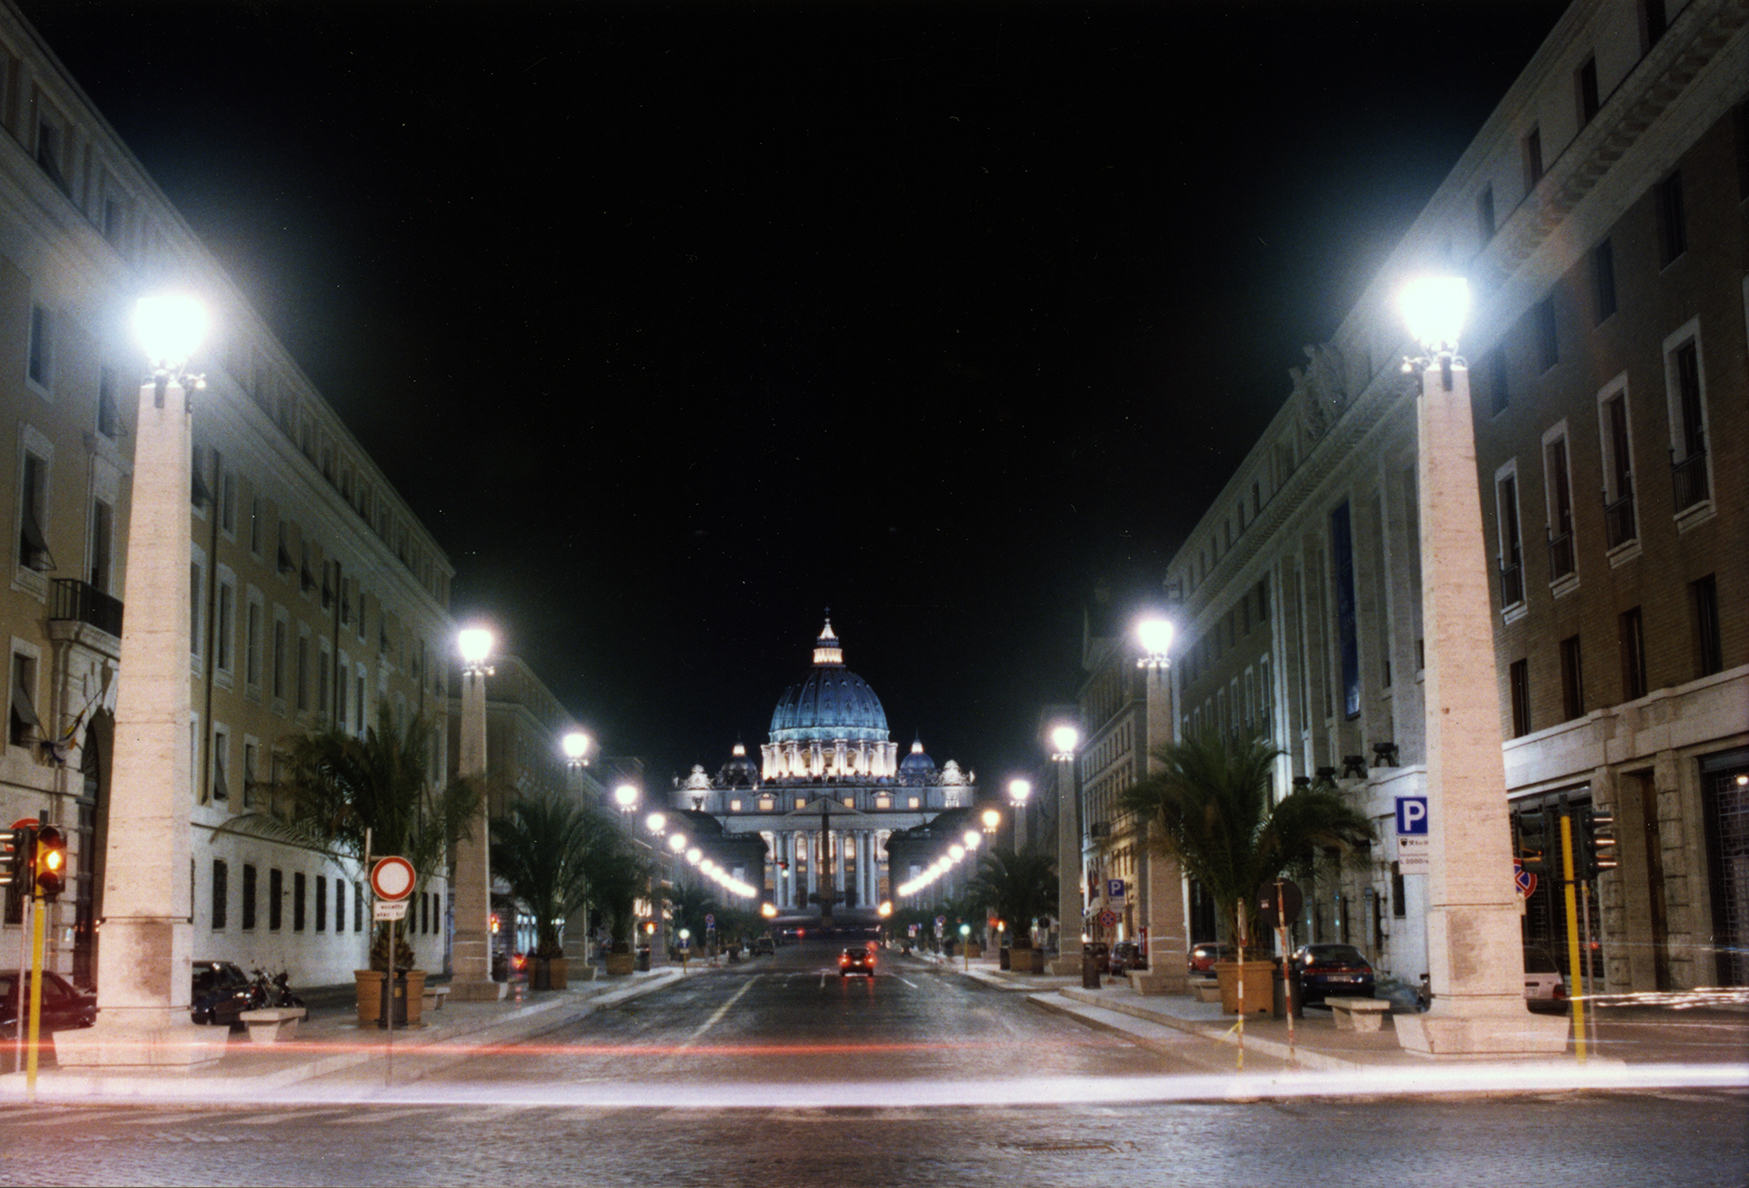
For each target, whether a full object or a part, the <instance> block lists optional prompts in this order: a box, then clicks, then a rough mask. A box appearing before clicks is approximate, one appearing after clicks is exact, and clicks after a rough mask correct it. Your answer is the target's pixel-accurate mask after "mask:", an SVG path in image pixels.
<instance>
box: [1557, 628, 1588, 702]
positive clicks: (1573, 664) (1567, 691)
mask: <svg viewBox="0 0 1749 1188" xmlns="http://www.w3.org/2000/svg"><path fill="white" fill-rule="evenodd" d="M1561 714H1562V719H1561V720H1562V721H1565V722H1571V721H1572V720H1573V719H1574V718H1580V717H1584V715H1585V670H1584V668H1583V667H1582V666H1581V665H1580V662H1579V637H1578V636H1577V635H1569V636H1568V637H1567V638H1566V639H1563V640H1562V641H1561Z"/></svg>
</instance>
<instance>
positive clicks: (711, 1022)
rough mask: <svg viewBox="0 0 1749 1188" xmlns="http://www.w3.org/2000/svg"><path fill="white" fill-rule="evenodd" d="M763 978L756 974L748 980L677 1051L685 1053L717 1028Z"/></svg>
mask: <svg viewBox="0 0 1749 1188" xmlns="http://www.w3.org/2000/svg"><path fill="white" fill-rule="evenodd" d="M763 976H764V975H763V974H754V975H753V976H752V977H750V978H748V979H747V981H746V982H745V983H744V984H743V985H742V987H741V988H740V989H739V990H737V991H735V992H734V993H733V994H731V995H730V996H729V1001H728V1002H725V1003H724V1004H723V1005H722V1006H720V1007H718V1008H717V1009H716V1012H715V1013H714V1014H712V1015H711V1017H710V1018H708V1019H706V1020H705V1021H704V1023H703V1024H701V1025H700V1026H699V1028H698V1030H697V1031H694V1032H693V1033H692V1034H691V1035H689V1036H687V1037H686V1039H685V1040H684V1041H682V1042H681V1043H680V1045H679V1046H678V1047H677V1048H676V1049H675V1051H677V1052H684V1051H685V1050H686V1049H688V1048H690V1047H692V1045H693V1044H695V1043H697V1042H698V1040H699V1037H700V1036H702V1035H704V1033H705V1032H707V1031H709V1030H710V1029H711V1028H713V1027H715V1026H716V1025H717V1020H719V1019H721V1018H722V1017H723V1016H724V1015H726V1014H728V1013H729V1008H730V1007H732V1006H734V1005H735V1004H736V1003H737V1002H740V1001H741V996H742V995H743V994H745V993H747V991H749V990H751V989H753V983H754V982H757V981H758V980H759V979H760V978H761V977H763Z"/></svg>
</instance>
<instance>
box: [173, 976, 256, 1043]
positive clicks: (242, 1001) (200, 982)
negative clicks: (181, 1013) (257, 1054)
mask: <svg viewBox="0 0 1749 1188" xmlns="http://www.w3.org/2000/svg"><path fill="white" fill-rule="evenodd" d="M249 986H250V983H249V975H248V974H246V973H244V972H243V971H242V970H241V969H239V968H238V967H237V966H236V965H235V964H233V963H232V962H229V961H196V962H195V963H194V996H193V997H192V998H191V999H190V1000H189V1004H188V1014H189V1017H190V1018H192V1019H193V1020H194V1021H195V1022H196V1023H204V1024H208V1025H211V1026H215V1027H216V1026H219V1025H221V1024H222V1025H223V1026H226V1027H229V1028H230V1029H231V1030H232V1031H240V1030H242V1028H243V1020H242V1018H241V1016H242V1014H243V1012H244V1011H246V1010H248V1009H249V1008H250V1007H251V1006H252V1005H253V1002H252V998H251V995H250V989H249Z"/></svg>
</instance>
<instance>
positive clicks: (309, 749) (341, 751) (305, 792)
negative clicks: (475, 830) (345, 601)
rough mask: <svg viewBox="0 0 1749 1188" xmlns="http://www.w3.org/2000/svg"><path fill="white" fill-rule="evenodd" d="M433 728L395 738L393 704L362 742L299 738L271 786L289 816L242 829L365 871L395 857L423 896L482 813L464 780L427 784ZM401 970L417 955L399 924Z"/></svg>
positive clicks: (385, 934)
mask: <svg viewBox="0 0 1749 1188" xmlns="http://www.w3.org/2000/svg"><path fill="white" fill-rule="evenodd" d="M433 737H434V727H433V726H432V725H431V724H430V723H428V722H427V721H426V720H425V719H424V718H422V717H418V716H414V717H412V718H410V719H409V720H408V721H407V723H406V725H405V726H403V727H402V728H401V729H399V730H397V729H396V728H395V725H394V719H393V717H392V716H391V714H390V712H389V707H388V705H387V703H384V704H381V705H379V706H378V707H377V722H376V725H375V726H372V727H369V728H368V729H367V730H366V731H365V734H364V737H363V738H356V737H354V736H353V735H350V734H348V733H346V732H345V731H344V730H340V729H338V728H332V727H331V728H329V729H327V730H323V731H320V732H318V733H315V734H306V735H303V736H301V737H299V738H298V739H297V740H296V741H295V742H294V743H293V744H292V747H291V751H290V754H289V756H288V762H287V764H286V769H285V774H284V777H283V778H282V779H281V780H280V781H279V783H278V784H277V785H276V787H275V792H276V794H280V795H283V796H284V797H285V803H286V811H285V816H284V817H283V818H281V817H277V816H268V815H265V814H251V815H250V816H249V818H248V820H247V821H243V820H241V819H240V820H239V821H238V822H237V826H238V827H240V828H242V829H244V830H245V831H248V832H253V833H257V834H260V835H263V836H268V837H273V838H276V839H278V840H282V841H291V842H293V843H296V844H301V845H306V846H309V847H311V848H312V849H318V850H322V851H325V852H327V853H330V854H334V855H336V856H340V857H345V858H350V859H352V860H353V861H354V862H356V863H358V864H359V865H360V866H363V865H364V863H365V860H366V859H367V858H369V857H371V856H374V855H389V854H394V855H399V856H400V857H402V858H405V859H406V860H407V861H408V862H410V863H412V865H413V869H414V871H415V872H416V873H417V879H418V881H417V883H416V884H415V890H416V891H419V890H423V889H424V887H425V885H426V884H427V882H428V881H429V880H430V878H431V876H432V875H433V874H435V873H437V871H438V870H439V869H440V868H441V867H442V865H443V863H444V860H445V856H446V855H447V853H448V852H449V851H450V849H451V848H452V847H453V846H454V845H455V843H456V842H458V841H459V840H461V839H462V838H463V837H466V836H468V833H469V824H470V822H471V821H472V819H473V815H474V814H475V813H476V812H477V811H478V810H479V806H480V796H481V792H480V789H478V788H476V787H474V786H473V785H472V784H470V783H468V782H467V781H460V780H458V781H456V782H454V783H451V784H450V785H449V786H448V787H445V788H441V789H439V788H434V787H433V786H432V784H431V780H430V775H429V768H428V767H427V764H428V762H429V759H430V756H431V754H432V739H433ZM389 936H390V926H388V925H387V924H385V925H384V926H383V927H381V928H379V929H378V930H377V933H376V935H375V937H374V938H373V940H372V943H371V968H373V969H387V968H388V946H389V943H390V941H389ZM393 936H394V944H395V954H396V957H395V964H396V966H397V967H399V968H402V969H405V968H408V967H410V966H411V965H412V963H413V951H412V948H411V946H409V945H408V944H407V942H406V939H405V937H404V935H403V925H402V924H401V923H399V922H397V923H395V924H394V925H393Z"/></svg>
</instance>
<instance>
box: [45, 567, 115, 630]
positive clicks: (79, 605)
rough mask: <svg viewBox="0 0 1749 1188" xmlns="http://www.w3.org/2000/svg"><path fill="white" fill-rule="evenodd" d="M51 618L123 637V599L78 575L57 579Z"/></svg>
mask: <svg viewBox="0 0 1749 1188" xmlns="http://www.w3.org/2000/svg"><path fill="white" fill-rule="evenodd" d="M53 594H54V602H53V607H52V609H51V610H50V612H49V618H50V619H60V620H63V621H66V622H73V623H84V624H86V625H87V626H91V627H95V628H97V630H99V631H102V632H105V633H107V634H109V635H113V636H115V637H116V638H117V639H120V638H121V599H119V598H114V597H111V596H110V595H108V594H105V593H104V592H103V591H101V590H99V589H97V587H95V586H93V585H90V584H89V583H86V582H82V581H79V580H78V579H77V578H56V579H55V580H54V583H53Z"/></svg>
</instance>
